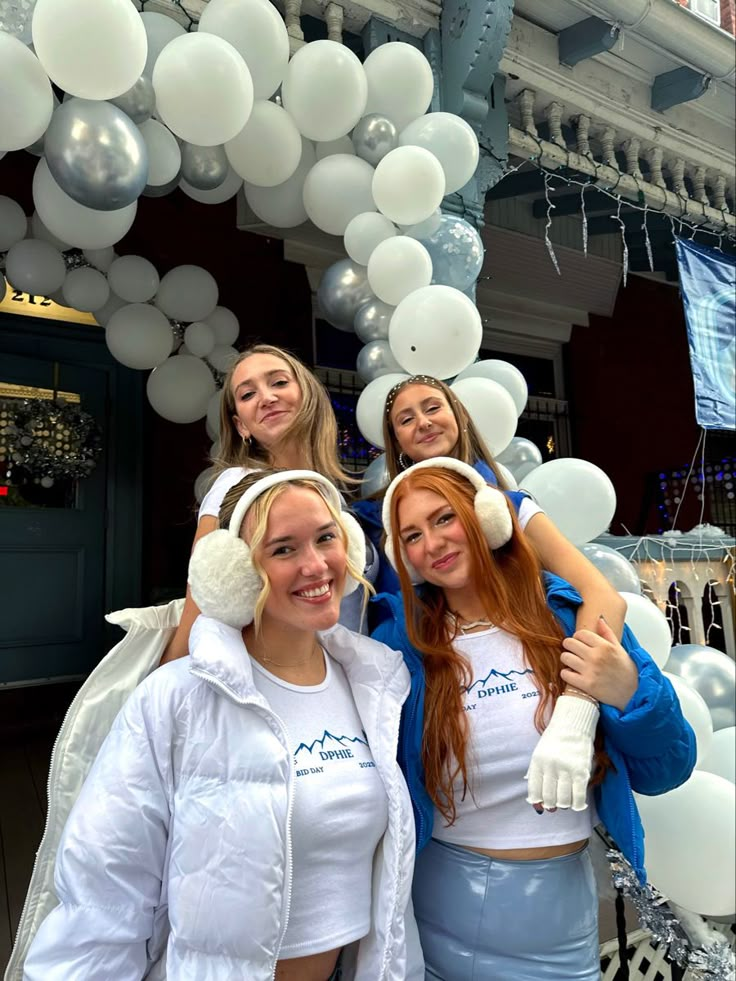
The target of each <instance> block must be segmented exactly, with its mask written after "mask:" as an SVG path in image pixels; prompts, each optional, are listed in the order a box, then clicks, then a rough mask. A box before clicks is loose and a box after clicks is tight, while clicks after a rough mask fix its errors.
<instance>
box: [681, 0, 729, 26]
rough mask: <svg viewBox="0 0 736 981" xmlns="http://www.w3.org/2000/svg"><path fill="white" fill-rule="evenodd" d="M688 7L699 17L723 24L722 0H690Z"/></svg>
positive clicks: (719, 24)
mask: <svg viewBox="0 0 736 981" xmlns="http://www.w3.org/2000/svg"><path fill="white" fill-rule="evenodd" d="M688 9H689V10H692V12H693V13H694V14H697V15H698V17H702V18H704V20H709V21H710V22H711V24H716V25H717V26H718V27H720V26H721V4H720V0H690V2H689V3H688Z"/></svg>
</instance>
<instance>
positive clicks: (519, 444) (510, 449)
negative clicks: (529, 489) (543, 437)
mask: <svg viewBox="0 0 736 981" xmlns="http://www.w3.org/2000/svg"><path fill="white" fill-rule="evenodd" d="M498 462H499V463H502V464H503V465H504V466H505V467H507V468H508V469H509V470H510V471H511V473H512V474H513V475H514V477H515V479H516V481H517V483H518V482H519V481H521V480H523V479H524V477H526V475H527V474H530V473H531V472H532V470H536V468H537V467H538V466H540V465H541V463H542V453H541V451H540V449H539V447H538V446H536V445H535V444H534V443H532V441H531V440H530V439H524V437H523V436H514V438H513V439H512V440H511V442H510V443H509V445H508V446H507V447H506V449H505V450H504V451H503V453H499V455H498Z"/></svg>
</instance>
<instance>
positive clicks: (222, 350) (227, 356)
mask: <svg viewBox="0 0 736 981" xmlns="http://www.w3.org/2000/svg"><path fill="white" fill-rule="evenodd" d="M239 355H240V352H239V351H237V350H236V349H235V348H234V347H231V346H230V345H229V344H217V345H215V347H213V349H212V350H211V351H210V353H209V354H208V355H207V360H208V361H209V363H210V364H211V365H212V367H213V368H216V369H217V370H218V371H221V372H222V373H223V374H224V373H225V372H226V371H229V370H230V366H231V365H232V363H233V361H235V360H236V359H237V358H238V357H239Z"/></svg>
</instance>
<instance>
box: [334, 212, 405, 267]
mask: <svg viewBox="0 0 736 981" xmlns="http://www.w3.org/2000/svg"><path fill="white" fill-rule="evenodd" d="M397 234H398V229H397V228H396V226H395V225H394V223H393V222H392V221H389V220H388V218H387V217H386V216H385V215H379V213H378V212H377V211H366V212H364V213H363V214H361V215H356V216H355V218H352V219H351V220H350V222H349V223H348V227H347V228H346V229H345V251H346V252H347V254H348V255H349V256H350V258H351V259H352V260H353V261H354V262H357V263H359V264H360V265H361V266H367V265H368V260H369V259H370V257H371V255H372V253H373V250H374V249H375V247H376V246H377V245H380V243H381V242H384V241H385V240H386V239H387V238H393V237H394V236H395V235H397Z"/></svg>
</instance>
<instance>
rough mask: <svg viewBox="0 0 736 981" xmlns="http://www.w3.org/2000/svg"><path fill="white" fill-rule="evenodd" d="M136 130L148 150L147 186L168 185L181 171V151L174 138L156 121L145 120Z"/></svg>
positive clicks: (169, 131)
mask: <svg viewBox="0 0 736 981" xmlns="http://www.w3.org/2000/svg"><path fill="white" fill-rule="evenodd" d="M138 129H139V130H140V131H141V136H142V137H143V142H144V143H145V144H146V149H147V150H148V184H149V185H150V186H153V187H161V186H163V185H164V184H169V183H170V182H171V181H173V179H174V178H175V177H176V175H177V174H178V173H179V171H180V170H181V150H180V149H179V144H178V143H177V142H176V137H175V136H174V134H173V133H172V132H171V130H168V129H167V128H166V127H165V126H164V124H163V123H160V122H159V121H158V119H147V120H146V121H145V122H144V123H141V124H140V126H139V127H138Z"/></svg>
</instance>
